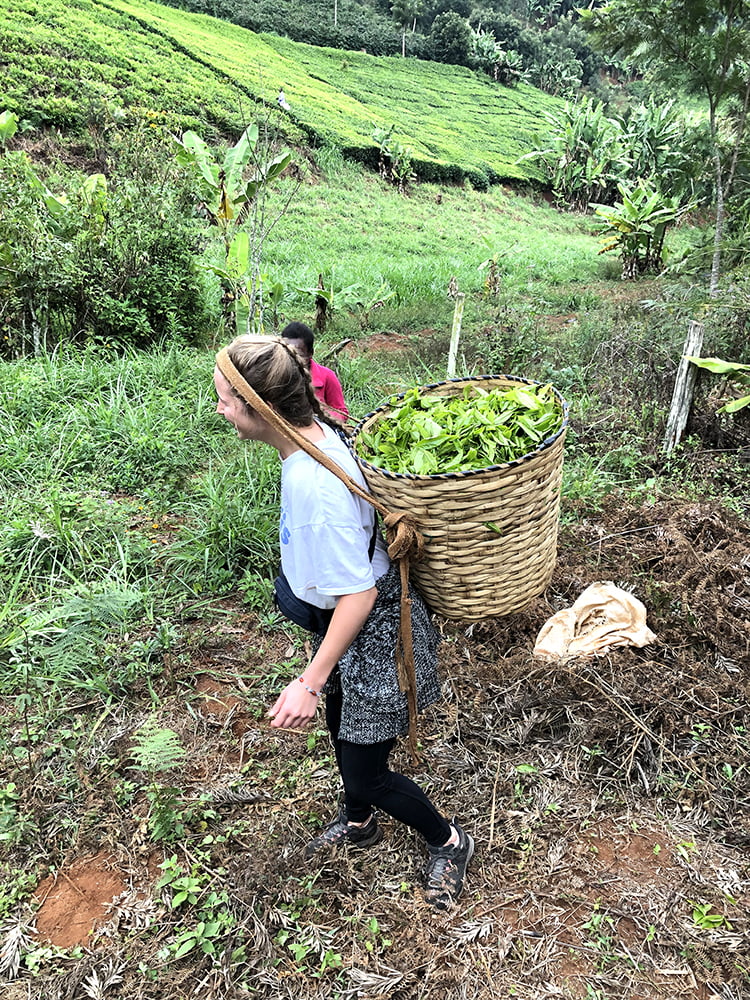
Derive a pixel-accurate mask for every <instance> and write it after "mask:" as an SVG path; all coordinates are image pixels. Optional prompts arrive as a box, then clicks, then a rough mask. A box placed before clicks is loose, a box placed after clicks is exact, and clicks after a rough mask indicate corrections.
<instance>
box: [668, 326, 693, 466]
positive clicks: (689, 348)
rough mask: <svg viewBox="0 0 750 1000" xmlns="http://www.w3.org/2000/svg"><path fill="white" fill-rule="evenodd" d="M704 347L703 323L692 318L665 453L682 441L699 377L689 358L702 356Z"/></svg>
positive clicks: (679, 369)
mask: <svg viewBox="0 0 750 1000" xmlns="http://www.w3.org/2000/svg"><path fill="white" fill-rule="evenodd" d="M702 347H703V324H702V323H698V322H696V320H694V319H691V320H690V322H689V323H688V332H687V336H686V337H685V343H684V344H683V347H682V357H681V358H680V363H679V365H678V367H677V376H676V378H675V383H674V392H673V393H672V405H671V407H670V409H669V417H668V418H667V431H666V434H665V435H664V444H663V445H662V451H663V452H664V454H665V455H671V453H672V451H673V450H674V448H675V447H676V446H677V445H678V444H679V443H680V440H681V439H682V434H683V432H684V430H685V426H686V425H687V419H688V415H689V413H690V407H691V405H692V402H693V393H694V392H695V382H696V379H697V377H698V369H697V368H696V367H695V365H694V364H691V362H690V361H688V360H687V358H688V357H689V356H692V357H696V356H697V357H700V353H701V349H702Z"/></svg>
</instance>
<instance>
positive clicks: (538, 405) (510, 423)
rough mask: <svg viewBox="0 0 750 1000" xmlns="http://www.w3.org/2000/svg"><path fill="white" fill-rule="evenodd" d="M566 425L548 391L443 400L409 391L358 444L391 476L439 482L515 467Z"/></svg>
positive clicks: (479, 392)
mask: <svg viewBox="0 0 750 1000" xmlns="http://www.w3.org/2000/svg"><path fill="white" fill-rule="evenodd" d="M561 422H562V411H561V407H560V403H559V400H558V398H557V396H556V395H555V393H554V391H553V389H552V387H551V386H549V385H546V386H540V387H534V386H526V385H522V386H518V387H516V388H513V389H507V390H498V389H493V390H487V389H483V388H482V387H481V386H480V385H477V386H474V387H471V386H466V387H465V388H464V389H463V391H462V393H461V394H460V395H456V396H443V395H441V394H437V393H430V392H429V391H428V390H420V389H416V388H415V389H411V390H410V391H409V392H407V393H406V394H405V395H404V396H403V397H402V398H394V399H392V400H391V401H390V404H389V407H388V408H387V409H386V410H384V411H383V412H382V413H380V414H378V416H377V418H376V420H375V422H374V424H373V426H372V427H371V428H369V429H368V430H366V431H362V432H360V434H359V435H358V437H357V450H358V453H359V454H360V455H361V457H362V458H364V459H365V460H366V461H368V462H371V463H372V464H373V465H377V466H382V467H383V468H385V469H388V470H389V471H390V472H397V473H416V474H417V475H428V476H429V475H434V474H436V473H445V472H465V471H469V470H471V469H483V468H487V467H489V466H492V465H501V464H502V463H504V462H512V461H513V460H514V459H516V458H521V457H522V456H523V455H526V454H528V453H529V452H531V451H534V449H536V448H537V447H539V445H540V444H541V443H542V442H543V441H544V440H545V439H546V438H548V437H551V436H552V435H553V434H555V433H556V432H557V431H558V430H559V428H560V426H561Z"/></svg>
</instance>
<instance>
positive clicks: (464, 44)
mask: <svg viewBox="0 0 750 1000" xmlns="http://www.w3.org/2000/svg"><path fill="white" fill-rule="evenodd" d="M430 41H431V42H432V50H433V52H434V54H435V58H436V59H437V60H438V61H439V62H444V63H454V64H456V65H457V66H467V65H468V64H469V59H470V56H471V28H470V27H469V22H468V21H467V20H466V19H465V18H463V17H461V15H460V14H457V13H456V12H455V11H453V10H448V11H445V13H443V14H438V16H437V17H436V18H435V20H434V21H433V22H432V27H431V28H430Z"/></svg>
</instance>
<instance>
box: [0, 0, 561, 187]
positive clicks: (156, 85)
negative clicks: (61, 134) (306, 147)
mask: <svg viewBox="0 0 750 1000" xmlns="http://www.w3.org/2000/svg"><path fill="white" fill-rule="evenodd" d="M5 8H6V9H5V12H4V17H3V20H2V23H1V24H0V50H2V53H3V64H4V65H3V75H2V91H0V103H1V104H2V107H3V108H9V109H10V110H12V111H15V112H16V113H17V114H18V115H20V116H21V117H22V118H24V119H26V120H27V121H29V122H30V123H31V125H33V126H37V127H45V126H54V127H57V128H61V129H63V130H75V129H80V128H84V127H86V126H87V125H88V124H90V123H91V122H92V121H95V120H97V118H101V115H102V112H103V110H104V109H107V110H110V111H111V110H112V109H113V108H117V107H122V108H125V109H127V110H128V111H129V113H131V114H134V115H136V116H140V117H145V118H151V119H154V120H159V121H163V122H164V123H165V124H166V125H168V126H169V127H171V128H194V129H197V130H200V131H202V132H203V133H204V134H208V133H210V132H213V133H230V134H235V133H236V132H237V131H238V130H239V129H241V128H242V126H243V124H244V123H245V122H246V121H247V120H248V119H250V118H252V117H254V116H257V114H258V113H259V111H260V112H262V113H263V114H266V115H268V116H269V117H270V119H271V121H272V124H274V125H275V126H276V127H278V128H279V130H280V131H282V132H283V133H284V134H285V135H286V136H287V138H288V139H289V140H290V141H298V140H300V139H302V138H304V139H306V141H309V142H312V143H313V144H316V145H323V144H330V145H336V146H340V147H341V148H342V149H344V150H345V152H346V153H347V154H348V155H350V156H353V157H356V158H358V159H363V160H365V161H368V162H370V163H374V162H375V161H376V149H375V146H374V144H373V141H372V131H373V128H374V127H377V126H380V127H390V126H391V125H395V129H396V136H397V138H398V140H399V141H400V142H402V143H405V144H408V145H410V146H411V147H412V148H413V150H414V153H415V167H416V170H417V173H418V175H419V176H420V177H421V178H422V179H425V180H436V181H451V180H455V181H460V180H462V179H463V178H465V177H468V178H469V179H470V180H472V182H473V183H475V185H477V186H480V187H481V186H484V185H485V184H486V183H487V181H489V182H495V181H500V180H518V181H527V180H534V179H537V176H538V175H537V174H536V173H535V168H534V166H533V165H531V164H529V163H524V164H519V165H516V160H517V159H518V157H519V156H521V155H522V154H523V153H525V152H528V151H529V149H531V148H532V147H534V146H535V145H537V144H538V141H539V133H540V129H541V128H542V127H543V118H542V115H543V112H544V111H545V110H549V109H550V108H553V107H555V106H556V104H557V103H559V102H557V101H556V100H555V99H554V98H552V97H550V96H548V95H546V94H543V93H542V92H541V91H537V90H535V89H534V88H531V87H528V86H525V85H520V86H519V87H517V88H505V87H501V86H499V85H497V84H494V83H492V82H491V81H490V80H489V79H488V78H486V77H484V76H482V75H480V74H475V73H474V72H472V71H470V70H467V69H463V68H460V67H454V66H445V65H442V64H438V63H428V62H421V61H417V60H413V59H407V60H403V59H400V58H392V57H373V56H369V55H367V54H366V53H362V52H342V51H341V50H337V49H319V48H315V47H313V46H308V45H302V44H299V43H296V42H291V41H289V40H288V39H284V38H279V37H276V36H271V35H256V34H253V33H252V32H250V31H247V30H245V29H243V28H239V27H237V26H235V25H231V24H228V23H227V22H225V21H220V20H216V19H214V18H210V17H206V16H203V15H196V14H187V13H185V12H182V11H179V10H175V9H174V8H171V7H166V6H162V5H160V4H157V3H151V2H148V0H107V2H103V0H64V2H63V0H44V2H39V0H6V3H5ZM280 86H283V87H284V89H285V92H286V95H287V99H288V100H289V101H290V104H291V111H290V112H289V113H283V112H281V111H280V110H279V109H278V108H277V107H276V103H275V96H276V93H277V91H278V89H279V87H280Z"/></svg>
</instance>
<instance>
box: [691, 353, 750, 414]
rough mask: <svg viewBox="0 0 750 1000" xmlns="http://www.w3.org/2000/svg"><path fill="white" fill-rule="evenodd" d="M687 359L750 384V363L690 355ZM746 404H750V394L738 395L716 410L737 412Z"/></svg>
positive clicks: (701, 366)
mask: <svg viewBox="0 0 750 1000" xmlns="http://www.w3.org/2000/svg"><path fill="white" fill-rule="evenodd" d="M687 360H688V361H691V362H692V363H693V364H694V365H695V366H696V368H705V369H706V371H709V372H713V373H714V374H715V375H729V376H731V378H732V379H733V380H734V381H735V382H738V383H739V384H740V385H750V365H744V364H740V363H739V362H737V361H722V360H721V358H694V357H688V359H687ZM746 406H750V395H747V396H738V397H737V399H733V400H731V401H730V402H729V403H725V404H724V405H723V406H722V407H720V408H719V409H718V410H717V411H716V412H717V413H736V412H737V411H738V410H743V409H744V408H745V407H746Z"/></svg>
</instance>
